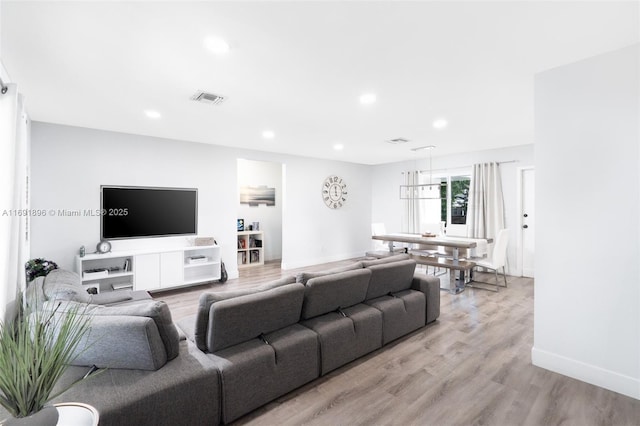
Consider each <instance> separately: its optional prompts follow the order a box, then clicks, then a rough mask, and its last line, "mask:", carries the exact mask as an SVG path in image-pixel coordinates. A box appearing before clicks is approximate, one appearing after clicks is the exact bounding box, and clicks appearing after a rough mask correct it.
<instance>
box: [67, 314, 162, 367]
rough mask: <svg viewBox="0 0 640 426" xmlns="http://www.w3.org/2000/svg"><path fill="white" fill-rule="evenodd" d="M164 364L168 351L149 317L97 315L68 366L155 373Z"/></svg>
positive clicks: (92, 319)
mask: <svg viewBox="0 0 640 426" xmlns="http://www.w3.org/2000/svg"><path fill="white" fill-rule="evenodd" d="M56 315H64V314H56ZM166 363H167V352H166V350H165V347H164V343H163V341H162V338H161V337H160V333H159V332H158V328H157V327H156V323H155V322H154V320H153V319H152V318H148V317H136V316H120V315H96V316H93V317H92V318H91V326H90V328H89V332H88V333H87V334H86V335H85V336H84V337H83V339H82V340H81V341H80V343H79V344H78V347H77V349H76V358H75V359H74V360H73V361H72V362H71V365H86V366H91V365H95V366H97V367H99V368H122V369H130V370H158V369H159V368H160V367H162V366H163V365H165V364H166Z"/></svg>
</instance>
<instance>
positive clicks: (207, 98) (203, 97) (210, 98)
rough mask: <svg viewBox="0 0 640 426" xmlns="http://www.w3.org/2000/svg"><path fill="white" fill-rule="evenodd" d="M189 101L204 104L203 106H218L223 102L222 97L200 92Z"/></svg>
mask: <svg viewBox="0 0 640 426" xmlns="http://www.w3.org/2000/svg"><path fill="white" fill-rule="evenodd" d="M191 99H192V100H194V101H197V102H202V103H205V104H211V105H218V104H221V103H222V102H223V101H224V96H220V95H214V94H213V93H207V92H202V91H200V92H196V94H195V95H193V96H192V97H191Z"/></svg>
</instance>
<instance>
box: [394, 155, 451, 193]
mask: <svg viewBox="0 0 640 426" xmlns="http://www.w3.org/2000/svg"><path fill="white" fill-rule="evenodd" d="M434 148H435V145H427V146H421V147H418V148H413V149H412V151H414V152H419V151H424V150H426V151H427V152H428V153H429V157H428V160H429V183H416V184H410V185H400V199H401V200H439V199H440V198H441V197H440V186H441V183H433V168H432V158H431V151H432V150H433V149H434ZM419 173H422V172H418V174H416V177H417V176H419Z"/></svg>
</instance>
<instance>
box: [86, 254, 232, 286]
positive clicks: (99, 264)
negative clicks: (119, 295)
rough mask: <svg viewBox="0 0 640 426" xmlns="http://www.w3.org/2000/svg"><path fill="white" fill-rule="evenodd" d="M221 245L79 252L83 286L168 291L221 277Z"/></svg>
mask: <svg viewBox="0 0 640 426" xmlns="http://www.w3.org/2000/svg"><path fill="white" fill-rule="evenodd" d="M220 256H221V254H220V246H217V245H213V246H190V247H181V248H168V249H166V250H135V251H122V252H111V253H105V254H98V253H92V254H88V255H86V256H84V257H80V256H79V255H76V272H77V273H78V274H79V275H80V276H81V277H82V285H83V286H84V287H85V288H87V289H89V288H91V287H94V288H95V289H96V292H105V291H117V290H125V289H127V290H147V291H154V290H164V289H169V288H175V287H182V286H187V285H192V284H202V283H206V282H210V281H215V280H218V279H220Z"/></svg>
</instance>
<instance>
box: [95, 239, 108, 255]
mask: <svg viewBox="0 0 640 426" xmlns="http://www.w3.org/2000/svg"><path fill="white" fill-rule="evenodd" d="M96 251H97V252H98V253H101V254H104V253H109V252H110V251H111V243H110V242H109V241H100V242H99V243H98V245H97V246H96Z"/></svg>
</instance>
